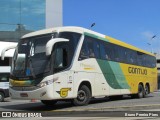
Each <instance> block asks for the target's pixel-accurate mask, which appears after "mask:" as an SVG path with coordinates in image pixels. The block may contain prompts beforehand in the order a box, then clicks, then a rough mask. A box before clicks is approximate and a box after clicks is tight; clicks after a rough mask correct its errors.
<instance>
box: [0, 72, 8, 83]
mask: <svg viewBox="0 0 160 120" xmlns="http://www.w3.org/2000/svg"><path fill="white" fill-rule="evenodd" d="M0 82H9V73H0Z"/></svg>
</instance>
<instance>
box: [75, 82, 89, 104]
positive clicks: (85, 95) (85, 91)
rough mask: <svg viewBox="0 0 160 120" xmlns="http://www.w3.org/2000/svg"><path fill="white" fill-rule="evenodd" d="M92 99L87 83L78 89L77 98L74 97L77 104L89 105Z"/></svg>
mask: <svg viewBox="0 0 160 120" xmlns="http://www.w3.org/2000/svg"><path fill="white" fill-rule="evenodd" d="M90 99H91V91H90V89H89V88H88V87H87V86H86V85H82V86H81V87H80V88H79V90H78V95H77V98H75V99H73V104H74V105H76V106H83V105H87V104H88V103H89V102H90Z"/></svg>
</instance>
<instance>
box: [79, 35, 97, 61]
mask: <svg viewBox="0 0 160 120" xmlns="http://www.w3.org/2000/svg"><path fill="white" fill-rule="evenodd" d="M99 52H100V50H99V43H98V42H97V40H96V39H94V38H92V37H88V36H85V38H84V42H83V44H82V48H81V52H80V56H79V60H82V59H86V58H97V59H99V58H100V54H99Z"/></svg>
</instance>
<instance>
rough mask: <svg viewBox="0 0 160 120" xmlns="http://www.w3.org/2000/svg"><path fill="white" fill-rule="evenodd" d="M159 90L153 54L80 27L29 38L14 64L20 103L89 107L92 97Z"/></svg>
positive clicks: (12, 82) (138, 94)
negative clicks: (31, 101) (33, 101)
mask: <svg viewBox="0 0 160 120" xmlns="http://www.w3.org/2000/svg"><path fill="white" fill-rule="evenodd" d="M156 89H157V68H156V58H155V56H154V55H153V54H151V53H149V52H146V51H143V50H141V49H138V48H136V47H134V46H131V45H129V44H126V43H124V42H121V41H119V40H116V39H114V38H111V37H109V36H105V35H103V34H100V33H97V32H94V31H91V30H88V29H85V28H81V27H58V28H53V29H46V30H41V31H36V32H33V33H29V34H27V35H24V36H23V37H22V38H21V40H20V42H19V43H18V45H17V47H16V50H15V53H14V57H13V61H12V67H11V76H10V96H11V97H12V98H15V99H38V100H41V101H42V103H44V104H46V105H53V104H55V103H56V102H57V101H59V100H71V101H72V102H73V103H74V105H86V104H88V103H89V101H90V99H91V98H92V97H100V96H101V97H102V96H117V95H125V94H127V95H132V96H134V97H138V98H143V97H145V96H146V95H148V94H149V93H150V92H153V91H155V90H156Z"/></svg>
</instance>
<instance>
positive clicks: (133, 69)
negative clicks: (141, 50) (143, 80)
mask: <svg viewBox="0 0 160 120" xmlns="http://www.w3.org/2000/svg"><path fill="white" fill-rule="evenodd" d="M128 72H129V73H132V74H141V75H147V69H142V68H136V67H128Z"/></svg>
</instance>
